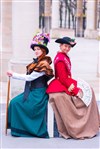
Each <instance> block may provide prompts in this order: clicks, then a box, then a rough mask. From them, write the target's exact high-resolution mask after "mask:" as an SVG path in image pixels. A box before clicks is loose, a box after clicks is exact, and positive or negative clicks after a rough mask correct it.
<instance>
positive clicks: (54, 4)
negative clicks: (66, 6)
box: [51, 0, 59, 29]
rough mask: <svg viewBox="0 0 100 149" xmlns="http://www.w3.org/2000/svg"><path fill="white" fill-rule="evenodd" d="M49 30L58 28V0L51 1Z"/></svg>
mask: <svg viewBox="0 0 100 149" xmlns="http://www.w3.org/2000/svg"><path fill="white" fill-rule="evenodd" d="M51 28H52V29H54V28H59V0H56V1H55V0H53V1H52V23H51Z"/></svg>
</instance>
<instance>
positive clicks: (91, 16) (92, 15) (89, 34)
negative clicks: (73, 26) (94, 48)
mask: <svg viewBox="0 0 100 149" xmlns="http://www.w3.org/2000/svg"><path fill="white" fill-rule="evenodd" d="M96 8H97V1H96V0H87V25H86V30H85V37H86V38H97V37H98V33H97V29H96V28H97V27H96V25H97V24H96V23H97V10H96Z"/></svg>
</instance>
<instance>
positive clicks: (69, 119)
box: [47, 37, 100, 139]
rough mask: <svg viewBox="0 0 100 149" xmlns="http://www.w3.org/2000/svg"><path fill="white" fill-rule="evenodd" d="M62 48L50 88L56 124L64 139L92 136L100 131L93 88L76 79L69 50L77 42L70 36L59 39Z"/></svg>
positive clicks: (99, 120) (99, 118)
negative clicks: (72, 71) (73, 74)
mask: <svg viewBox="0 0 100 149" xmlns="http://www.w3.org/2000/svg"><path fill="white" fill-rule="evenodd" d="M55 42H57V43H60V50H59V52H58V53H57V55H56V56H55V59H54V68H55V79H54V80H52V81H51V82H50V84H49V86H48V88H47V93H48V94H49V101H50V103H51V105H52V107H53V110H54V113H55V118H56V122H57V127H58V131H59V133H60V135H61V136H62V137H64V138H66V139H67V138H75V139H84V138H92V137H94V136H95V135H96V134H98V132H99V124H100V116H99V111H98V107H97V103H96V99H95V95H94V91H93V89H92V88H91V87H90V86H89V84H88V83H87V82H85V81H84V80H82V79H80V80H74V79H73V78H72V74H71V61H70V58H69V56H68V52H69V51H70V49H71V48H72V47H74V46H75V45H76V43H75V40H73V39H71V38H69V37H63V38H59V39H57V40H56V41H55Z"/></svg>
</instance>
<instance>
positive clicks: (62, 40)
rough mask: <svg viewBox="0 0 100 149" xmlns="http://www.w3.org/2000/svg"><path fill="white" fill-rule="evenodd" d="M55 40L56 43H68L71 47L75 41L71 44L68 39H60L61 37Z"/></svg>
mask: <svg viewBox="0 0 100 149" xmlns="http://www.w3.org/2000/svg"><path fill="white" fill-rule="evenodd" d="M55 42H57V43H62V44H68V45H70V46H71V47H74V46H75V45H76V43H74V44H71V43H69V42H68V41H66V40H65V39H62V38H58V39H57V40H55Z"/></svg>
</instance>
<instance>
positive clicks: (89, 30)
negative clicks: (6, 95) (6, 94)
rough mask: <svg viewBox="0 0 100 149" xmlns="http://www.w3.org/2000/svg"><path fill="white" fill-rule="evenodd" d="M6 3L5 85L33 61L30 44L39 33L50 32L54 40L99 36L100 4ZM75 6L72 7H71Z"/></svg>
mask: <svg viewBox="0 0 100 149" xmlns="http://www.w3.org/2000/svg"><path fill="white" fill-rule="evenodd" d="M67 2H68V3H66V1H65V0H29V1H27V0H8V1H6V0H2V1H1V3H0V9H1V20H0V26H1V31H0V32H1V33H0V36H1V38H0V39H1V49H0V54H1V61H0V66H1V72H2V73H1V81H6V80H7V77H6V70H7V69H11V70H15V69H16V68H17V72H23V71H24V68H25V67H23V66H24V65H26V64H27V63H29V61H30V60H31V58H32V51H31V50H30V51H29V48H30V47H29V45H30V41H31V39H32V37H33V35H34V34H35V33H36V32H37V31H39V30H40V31H46V32H50V34H51V38H57V37H60V36H63V35H65V34H66V33H67V35H68V36H78V37H84V38H95V39H97V38H98V36H99V28H100V0H71V1H67ZM70 2H71V3H70Z"/></svg>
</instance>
